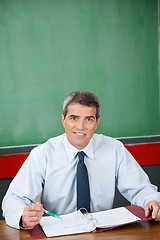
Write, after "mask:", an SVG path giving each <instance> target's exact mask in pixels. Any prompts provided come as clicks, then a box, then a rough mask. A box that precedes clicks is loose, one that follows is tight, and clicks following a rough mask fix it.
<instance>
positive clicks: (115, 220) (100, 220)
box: [92, 207, 141, 228]
mask: <svg viewBox="0 0 160 240" xmlns="http://www.w3.org/2000/svg"><path fill="white" fill-rule="evenodd" d="M92 217H93V219H96V221H97V224H96V227H97V228H107V227H114V226H118V225H122V224H127V223H132V222H136V221H139V220H141V219H140V218H138V217H137V216H135V215H134V214H132V213H131V212H130V211H129V210H127V209H126V208H125V207H119V208H115V209H110V210H106V211H102V212H94V213H92Z"/></svg>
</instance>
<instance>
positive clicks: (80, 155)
mask: <svg viewBox="0 0 160 240" xmlns="http://www.w3.org/2000/svg"><path fill="white" fill-rule="evenodd" d="M77 155H78V157H79V161H83V160H84V156H85V153H84V152H83V151H81V152H78V154H77Z"/></svg>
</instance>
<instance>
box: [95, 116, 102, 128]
mask: <svg viewBox="0 0 160 240" xmlns="http://www.w3.org/2000/svg"><path fill="white" fill-rule="evenodd" d="M100 119H101V118H100V117H99V118H98V119H97V127H98V125H99V121H100ZM97 127H96V129H97Z"/></svg>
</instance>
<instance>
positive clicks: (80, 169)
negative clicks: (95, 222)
mask: <svg viewBox="0 0 160 240" xmlns="http://www.w3.org/2000/svg"><path fill="white" fill-rule="evenodd" d="M84 156H85V153H84V152H83V151H81V152H78V157H79V162H78V165H77V209H80V208H86V209H87V211H88V212H90V190H89V180H88V172H87V168H86V165H85V163H84Z"/></svg>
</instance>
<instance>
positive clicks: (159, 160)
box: [0, 143, 160, 179]
mask: <svg viewBox="0 0 160 240" xmlns="http://www.w3.org/2000/svg"><path fill="white" fill-rule="evenodd" d="M125 147H126V148H127V149H128V150H129V152H130V153H131V154H132V155H133V157H134V158H135V159H136V160H137V162H138V163H139V164H140V165H141V166H147V165H159V164H160V143H147V144H136V145H125ZM28 155H29V154H28V153H24V154H14V155H2V156H0V166H1V168H0V179H2V178H13V177H14V176H15V175H16V173H17V172H18V170H19V168H20V167H21V165H22V164H23V162H24V161H25V159H26V158H27V156H28Z"/></svg>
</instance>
